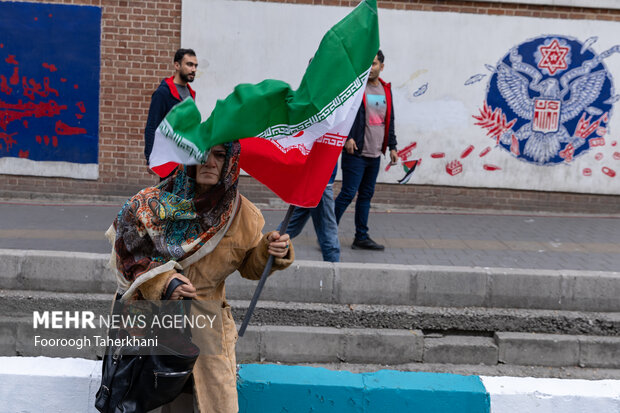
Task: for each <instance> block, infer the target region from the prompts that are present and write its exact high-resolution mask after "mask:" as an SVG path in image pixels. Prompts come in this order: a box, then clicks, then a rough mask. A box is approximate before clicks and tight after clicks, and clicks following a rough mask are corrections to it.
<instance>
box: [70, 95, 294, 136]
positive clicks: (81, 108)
mask: <svg viewBox="0 0 620 413" xmlns="http://www.w3.org/2000/svg"><path fill="white" fill-rule="evenodd" d="M79 104H82V107H80V110H81V111H82V113H84V111H85V110H84V109H83V108H84V104H83V103H82V102H78V105H79ZM303 134H304V131H302V130H301V131H299V132H297V133H296V134H294V135H293V138H299V137H300V136H301V135H303Z"/></svg>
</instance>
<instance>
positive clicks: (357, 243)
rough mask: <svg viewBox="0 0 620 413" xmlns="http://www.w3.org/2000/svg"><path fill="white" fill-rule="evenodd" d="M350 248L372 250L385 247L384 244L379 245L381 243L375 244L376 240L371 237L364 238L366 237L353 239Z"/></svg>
mask: <svg viewBox="0 0 620 413" xmlns="http://www.w3.org/2000/svg"><path fill="white" fill-rule="evenodd" d="M351 248H353V249H354V250H374V251H383V250H384V249H385V246H383V245H381V244H377V243H376V242H374V241H373V240H372V239H370V238H366V239H362V240H359V239H357V238H356V239H355V240H354V241H353V244H352V245H351Z"/></svg>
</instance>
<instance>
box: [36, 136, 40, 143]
mask: <svg viewBox="0 0 620 413" xmlns="http://www.w3.org/2000/svg"><path fill="white" fill-rule="evenodd" d="M36 140H37V143H38V144H41V135H37V137H36Z"/></svg>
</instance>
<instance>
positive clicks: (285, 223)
mask: <svg viewBox="0 0 620 413" xmlns="http://www.w3.org/2000/svg"><path fill="white" fill-rule="evenodd" d="M294 209H295V205H289V206H288V210H287V211H286V215H285V216H284V221H282V227H281V228H280V235H282V234H285V233H286V228H287V227H288V222H289V220H290V219H291V214H292V213H293V210H294ZM273 260H274V257H273V255H271V254H270V255H269V258H268V259H267V264H266V265H265V269H264V270H263V275H261V276H260V281H259V282H258V285H257V286H256V290H255V291H254V296H253V297H252V301H250V306H249V307H248V311H246V313H245V317H244V319H243V323H241V328H239V337H243V334H244V333H245V329H246V328H247V326H248V324H249V323H250V318H252V313H253V312H254V307H256V302H257V301H258V297H260V293H261V292H262V291H263V287H264V286H265V282H266V281H267V276H268V275H269V273H270V272H271V267H272V266H273Z"/></svg>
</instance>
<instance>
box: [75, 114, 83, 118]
mask: <svg viewBox="0 0 620 413" xmlns="http://www.w3.org/2000/svg"><path fill="white" fill-rule="evenodd" d="M75 117H76V118H78V119H82V118H83V117H84V115H80V114H79V113H76V114H75Z"/></svg>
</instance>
